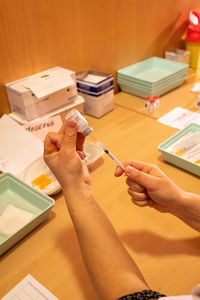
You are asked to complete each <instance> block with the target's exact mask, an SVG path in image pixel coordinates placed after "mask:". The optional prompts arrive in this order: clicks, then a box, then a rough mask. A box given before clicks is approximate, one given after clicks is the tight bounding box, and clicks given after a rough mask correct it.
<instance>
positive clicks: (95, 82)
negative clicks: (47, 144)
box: [76, 70, 114, 118]
mask: <svg viewBox="0 0 200 300" xmlns="http://www.w3.org/2000/svg"><path fill="white" fill-rule="evenodd" d="M76 83H77V90H78V94H79V95H81V96H82V97H83V98H84V99H85V103H84V112H85V113H86V114H88V115H91V116H93V117H96V118H100V117H102V116H103V115H105V114H107V113H108V112H110V111H111V110H113V108H114V104H113V98H114V90H113V76H112V75H111V74H108V73H103V72H97V71H92V70H89V71H85V72H82V73H78V74H77V75H76Z"/></svg>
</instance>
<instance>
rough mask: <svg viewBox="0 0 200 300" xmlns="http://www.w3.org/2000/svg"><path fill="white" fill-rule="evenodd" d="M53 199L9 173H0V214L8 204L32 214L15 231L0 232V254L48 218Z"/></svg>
mask: <svg viewBox="0 0 200 300" xmlns="http://www.w3.org/2000/svg"><path fill="white" fill-rule="evenodd" d="M54 203H55V201H54V200H53V199H52V198H50V197H49V196H47V195H45V194H43V193H41V192H39V191H37V190H36V189H34V188H32V187H31V186H30V185H28V184H26V183H24V182H23V181H21V180H20V179H18V178H17V177H15V176H14V175H12V174H10V173H4V174H2V175H0V215H2V213H3V212H4V211H5V209H6V207H7V206H8V205H12V206H14V207H16V208H18V209H21V210H23V211H26V212H29V213H31V214H32V216H33V217H32V219H31V220H30V221H29V222H28V223H26V224H25V225H24V226H23V227H21V228H20V229H19V230H17V231H16V232H15V233H13V234H10V235H5V234H2V232H1V233H0V255H2V254H3V253H4V252H6V251H7V250H8V249H9V248H10V247H12V246H13V245H14V244H16V243H17V242H18V241H19V240H21V239H22V238H23V237H24V236H25V235H27V234H28V233H29V232H30V231H32V230H33V229H34V228H35V227H36V226H38V225H39V224H41V223H42V222H43V221H44V220H46V219H47V218H48V215H49V212H50V209H51V208H52V207H53V206H54Z"/></svg>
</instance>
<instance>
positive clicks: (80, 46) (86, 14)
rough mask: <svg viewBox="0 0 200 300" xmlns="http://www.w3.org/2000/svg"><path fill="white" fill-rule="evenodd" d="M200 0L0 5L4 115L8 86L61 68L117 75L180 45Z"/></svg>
mask: <svg viewBox="0 0 200 300" xmlns="http://www.w3.org/2000/svg"><path fill="white" fill-rule="evenodd" d="M190 7H193V8H196V9H198V10H200V2H199V0H123V1H121V0H84V1H82V0H56V1H55V0H0V115H2V114H3V113H8V112H9V111H10V109H9V104H8V101H7V96H6V92H5V87H4V85H5V83H7V82H10V81H13V80H16V79H19V78H21V77H24V76H27V75H30V74H33V73H36V72H39V71H42V70H45V69H47V68H50V67H54V66H57V65H60V66H63V67H66V68H68V69H72V70H74V71H76V72H79V71H82V70H86V69H95V70H99V71H105V72H109V73H112V74H114V75H115V74H116V70H117V69H119V68H121V67H124V66H126V65H129V64H132V63H135V62H137V61H139V60H142V59H144V58H147V57H150V56H152V55H158V56H163V53H164V50H165V49H166V48H169V47H176V46H182V45H181V38H182V36H183V34H184V33H185V31H186V28H187V22H186V19H187V14H188V9H189V8H190Z"/></svg>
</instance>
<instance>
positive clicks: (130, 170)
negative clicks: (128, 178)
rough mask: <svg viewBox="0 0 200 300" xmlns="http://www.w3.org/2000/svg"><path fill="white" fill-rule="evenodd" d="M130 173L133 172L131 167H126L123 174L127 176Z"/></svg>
mask: <svg viewBox="0 0 200 300" xmlns="http://www.w3.org/2000/svg"><path fill="white" fill-rule="evenodd" d="M132 171H133V167H131V166H127V167H126V168H125V172H126V174H127V175H130V174H131V173H132Z"/></svg>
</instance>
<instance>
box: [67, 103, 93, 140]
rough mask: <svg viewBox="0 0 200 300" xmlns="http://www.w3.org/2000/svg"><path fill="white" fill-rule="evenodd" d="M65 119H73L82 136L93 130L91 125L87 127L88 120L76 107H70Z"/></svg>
mask: <svg viewBox="0 0 200 300" xmlns="http://www.w3.org/2000/svg"><path fill="white" fill-rule="evenodd" d="M65 120H74V121H75V122H76V123H77V125H78V132H81V133H82V134H83V135H84V136H87V135H89V134H90V133H91V132H92V131H93V129H92V127H89V125H88V122H87V121H86V119H85V118H84V117H83V115H82V114H81V113H80V112H79V111H78V110H77V109H72V110H71V111H70V112H69V113H68V114H67V115H66V116H65Z"/></svg>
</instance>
